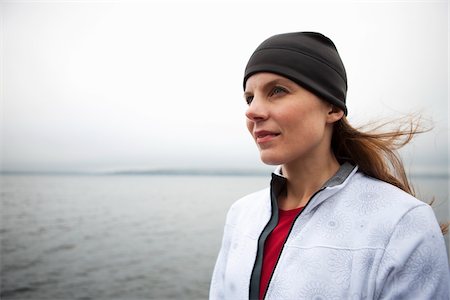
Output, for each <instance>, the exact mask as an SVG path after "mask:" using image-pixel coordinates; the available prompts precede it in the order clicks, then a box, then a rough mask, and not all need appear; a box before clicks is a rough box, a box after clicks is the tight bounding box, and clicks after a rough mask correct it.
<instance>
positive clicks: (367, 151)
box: [331, 115, 449, 234]
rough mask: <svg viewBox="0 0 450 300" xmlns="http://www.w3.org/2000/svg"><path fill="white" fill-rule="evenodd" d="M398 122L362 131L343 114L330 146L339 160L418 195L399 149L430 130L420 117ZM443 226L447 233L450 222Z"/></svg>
mask: <svg viewBox="0 0 450 300" xmlns="http://www.w3.org/2000/svg"><path fill="white" fill-rule="evenodd" d="M397 121H398V124H400V125H399V126H398V127H397V128H395V129H392V130H388V131H381V130H380V129H382V128H383V127H386V125H388V124H390V122H388V123H383V124H381V125H378V126H376V127H374V128H373V129H371V130H369V131H363V130H361V129H357V128H354V127H352V126H351V125H350V124H349V122H348V120H347V119H346V117H345V116H344V117H343V118H342V119H340V120H339V121H337V122H336V123H335V124H334V130H333V137H332V140H331V145H332V149H333V151H334V154H335V156H336V158H337V159H338V161H339V162H341V163H342V162H344V161H348V162H350V163H352V164H355V165H358V168H359V170H361V171H362V172H364V173H365V174H367V175H369V176H371V177H374V178H377V179H379V180H382V181H385V182H387V183H390V184H392V185H394V186H396V187H398V188H400V189H402V190H403V191H405V192H407V193H408V194H411V195H413V196H415V192H414V188H413V186H412V185H411V183H410V182H409V180H408V177H407V176H406V172H405V168H404V165H403V162H402V160H401V158H400V156H399V154H398V152H397V150H398V149H400V148H401V147H403V146H405V145H406V144H408V143H409V142H410V141H411V139H412V138H413V137H414V135H416V134H418V133H423V132H426V131H429V129H423V128H421V125H420V124H421V122H420V121H421V120H420V117H418V116H414V115H413V116H408V117H406V118H403V119H400V120H397ZM432 202H433V201H431V203H432ZM431 203H430V204H431ZM440 226H441V230H442V233H443V234H446V233H447V232H448V227H449V223H444V224H441V225H440Z"/></svg>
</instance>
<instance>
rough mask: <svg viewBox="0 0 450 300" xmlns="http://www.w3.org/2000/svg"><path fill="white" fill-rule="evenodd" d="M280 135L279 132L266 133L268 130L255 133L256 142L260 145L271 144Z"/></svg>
mask: <svg viewBox="0 0 450 300" xmlns="http://www.w3.org/2000/svg"><path fill="white" fill-rule="evenodd" d="M279 135H280V133H278V132H272V131H266V130H261V131H256V132H255V133H254V136H255V139H256V142H257V143H258V144H262V143H267V142H270V141H272V140H273V139H275V138H276V137H277V136H279Z"/></svg>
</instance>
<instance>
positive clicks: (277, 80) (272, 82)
mask: <svg viewBox="0 0 450 300" xmlns="http://www.w3.org/2000/svg"><path fill="white" fill-rule="evenodd" d="M287 80H288V79H285V78H275V79H272V80H270V81H268V82H265V83H264V84H263V85H262V89H263V90H265V89H267V87H268V86H274V85H277V84H283V85H289V81H287ZM249 95H252V93H251V92H248V91H245V92H244V97H246V96H249Z"/></svg>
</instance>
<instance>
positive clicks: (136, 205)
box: [0, 176, 449, 300]
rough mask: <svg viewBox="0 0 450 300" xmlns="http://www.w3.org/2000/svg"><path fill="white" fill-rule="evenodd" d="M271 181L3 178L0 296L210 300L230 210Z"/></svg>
mask: <svg viewBox="0 0 450 300" xmlns="http://www.w3.org/2000/svg"><path fill="white" fill-rule="evenodd" d="M269 178H270V177H269V176H268V177H245V176H217V177H214V176H2V177H1V186H0V187H1V201H2V202H1V223H2V224H1V229H0V230H1V231H0V235H1V287H0V288H1V298H2V299H61V300H65V299H205V298H207V296H208V289H209V282H210V278H211V273H212V269H213V266H214V262H215V259H216V255H217V252H218V249H219V247H220V240H221V234H222V230H223V224H224V219H225V214H226V211H227V209H228V208H229V206H230V205H231V203H232V202H234V201H235V200H236V199H238V198H239V197H241V196H243V195H245V194H248V193H249V192H252V191H255V190H258V189H261V188H263V187H265V186H266V185H267V183H268V181H269ZM414 181H415V182H416V183H417V184H418V186H419V191H420V192H421V194H422V195H423V197H424V198H425V199H426V198H427V197H428V199H430V198H431V195H435V196H436V198H437V200H438V202H439V201H440V200H444V199H448V179H446V178H431V179H430V178H428V179H427V178H415V179H414ZM446 205H447V203H444V202H443V203H437V205H436V206H435V208H436V210H437V215H438V217H439V218H441V219H445V218H447V219H448V211H449V210H448V207H446Z"/></svg>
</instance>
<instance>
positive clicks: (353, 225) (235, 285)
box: [210, 32, 450, 299]
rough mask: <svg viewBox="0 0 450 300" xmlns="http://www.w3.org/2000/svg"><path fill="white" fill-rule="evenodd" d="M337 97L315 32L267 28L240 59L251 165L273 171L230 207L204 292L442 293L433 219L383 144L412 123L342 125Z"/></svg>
mask: <svg viewBox="0 0 450 300" xmlns="http://www.w3.org/2000/svg"><path fill="white" fill-rule="evenodd" d="M346 92H347V79H346V73H345V69H344V65H343V64H342V61H341V59H340V57H339V54H338V52H337V50H336V47H335V46H334V44H333V42H332V41H331V40H330V39H328V38H327V37H325V36H323V35H321V34H319V33H313V32H298V33H288V34H280V35H275V36H273V37H270V38H269V39H267V40H265V41H264V42H263V43H262V44H261V45H260V46H259V47H258V48H257V49H256V50H255V52H254V53H253V55H252V56H251V58H250V60H249V62H248V64H247V67H246V69H245V76H244V97H245V100H246V101H247V103H248V105H249V107H248V110H247V112H246V117H247V126H248V129H249V131H250V133H251V135H252V136H253V138H254V140H255V142H256V144H257V146H258V148H259V151H260V155H261V160H262V161H263V162H264V163H266V164H270V165H279V167H278V168H277V169H276V171H275V172H274V173H273V174H272V181H271V183H270V188H267V189H265V190H262V191H259V192H256V193H253V194H251V195H248V196H246V197H244V198H242V199H240V200H238V201H237V202H236V203H234V204H233V206H232V207H231V208H230V211H229V212H228V215H227V220H226V225H225V230H224V237H223V242H222V247H221V250H220V253H219V257H218V259H217V262H216V266H215V269H214V274H213V278H212V282H211V290H210V298H211V299H247V298H250V299H448V298H449V280H450V279H449V268H448V261H447V255H446V250H445V244H444V239H443V236H442V233H441V231H440V228H439V225H438V223H437V221H436V218H435V216H434V213H433V211H432V209H431V207H430V206H429V205H428V204H425V203H424V202H421V201H419V200H417V199H416V198H414V197H413V196H412V195H411V194H412V191H411V188H410V186H409V184H408V181H407V179H406V176H405V173H404V169H403V166H402V164H401V161H400V160H399V159H398V158H397V156H396V154H395V152H394V150H393V149H394V148H395V147H396V146H398V143H397V141H398V138H400V137H402V136H406V141H404V142H403V143H402V144H405V143H407V142H408V141H409V140H410V138H411V137H412V135H413V134H414V133H415V131H416V129H415V128H414V127H413V128H411V129H410V130H409V131H401V130H398V131H396V132H390V133H384V134H370V133H362V132H359V131H357V130H355V129H353V128H352V127H351V126H350V125H349V124H348V123H347V121H346V117H345V116H346V114H347V107H346V104H345V98H346ZM388 163H390V165H389V164H388Z"/></svg>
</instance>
